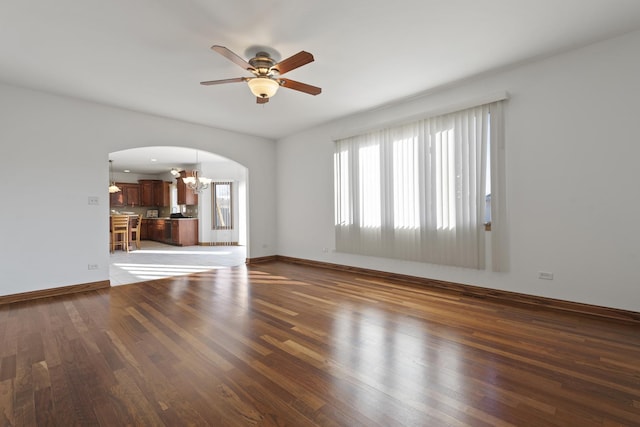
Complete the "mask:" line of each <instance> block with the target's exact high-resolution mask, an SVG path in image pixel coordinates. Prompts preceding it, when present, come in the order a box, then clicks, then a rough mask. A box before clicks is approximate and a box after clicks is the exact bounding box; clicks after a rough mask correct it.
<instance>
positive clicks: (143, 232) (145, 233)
mask: <svg viewBox="0 0 640 427" xmlns="http://www.w3.org/2000/svg"><path fill="white" fill-rule="evenodd" d="M140 240H149V220H148V219H145V218H142V221H140Z"/></svg>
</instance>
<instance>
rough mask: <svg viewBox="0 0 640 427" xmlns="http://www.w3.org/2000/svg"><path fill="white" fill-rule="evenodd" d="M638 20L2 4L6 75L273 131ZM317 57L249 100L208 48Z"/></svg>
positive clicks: (520, 11)
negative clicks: (260, 100) (271, 92)
mask: <svg viewBox="0 0 640 427" xmlns="http://www.w3.org/2000/svg"><path fill="white" fill-rule="evenodd" d="M638 28H640V1H638V0H536V1H532V0H528V1H527V0H447V1H443V0H398V1H394V2H389V1H379V0H348V1H345V0H323V1H315V2H308V1H302V0H238V1H222V0H180V1H175V0H136V1H131V0H109V1H104V0H100V1H97V0H57V1H50V0H22V1H20V0H0V81H4V82H8V83H12V84H17V85H21V86H27V87H31V88H36V89H41V90H45V91H49V92H54V93H58V94H63V95H69V96H73V97H78V98H82V99H87V100H91V101H96V102H100V103H104V104H109V105H113V106H118V107H123V108H128V109H131V110H136V111H142V112H148V113H152V114H156V115H160V116H166V117H172V118H176V119H181V120H185V121H189V122H195V123H201V124H205V125H210V126H214V127H217V128H223V129H228V130H232V131H237V132H242V133H247V134H252V135H260V136H264V137H268V138H273V139H277V138H280V137H283V136H286V135H290V134H292V133H295V132H297V131H300V130H302V129H305V128H309V127H312V126H314V125H317V124H320V123H323V122H327V121H330V120H332V119H335V118H338V117H342V116H346V115H349V114H353V113H356V112H359V111H363V110H367V109H371V108H375V107H376V106H379V105H382V104H387V103H392V102H394V101H398V100H401V99H403V98H406V97H409V96H412V95H415V94H417V93H421V92H425V91H429V90H433V89H434V88H438V87H439V86H442V85H446V84H450V83H452V82H455V81H457V80H460V79H464V78H468V77H472V76H474V75H477V74H479V73H484V72H487V71H490V70H493V69H497V68H501V67H505V66H508V65H510V64H515V63H519V62H522V61H527V60H529V59H531V58H538V57H541V56H545V55H551V54H553V53H557V52H560V51H563V50H567V49H570V48H573V47H577V46H581V45H585V44H588V43H591V42H594V41H597V40H601V39H605V38H609V37H612V36H615V35H618V34H622V33H624V32H628V31H631V30H634V29H638ZM214 44H219V45H223V46H226V47H228V48H229V49H231V50H232V51H234V52H236V53H237V54H238V55H240V56H242V57H245V58H248V57H247V56H246V55H245V53H246V52H247V50H250V48H251V47H252V46H255V45H263V46H268V47H270V48H271V49H273V50H275V51H276V52H278V53H279V54H280V56H281V58H287V57H289V56H291V55H293V54H295V53H297V52H299V51H301V50H306V51H308V52H311V53H312V54H313V55H314V56H315V62H312V63H310V64H308V65H305V66H303V67H301V68H298V69H295V70H293V71H291V72H290V73H288V74H286V77H288V78H291V79H294V80H297V81H301V82H305V83H309V84H311V85H314V86H320V87H322V94H320V95H318V96H311V95H307V94H305V93H302V92H298V91H294V90H288V89H284V88H283V89H280V91H279V92H278V93H277V94H276V96H275V97H273V98H272V99H271V101H270V102H269V103H268V104H265V105H257V104H256V102H255V98H254V97H253V95H251V93H250V92H249V89H248V87H246V84H245V83H232V84H227V85H216V86H202V85H200V84H199V82H200V81H203V80H215V79H225V78H233V77H241V76H248V75H249V74H248V73H247V72H246V71H244V70H242V69H241V68H240V67H238V66H237V65H236V64H234V63H232V62H231V61H229V60H227V59H225V58H224V57H222V56H221V55H219V54H217V53H215V52H213V51H212V50H210V49H209V48H210V47H211V46H212V45H214Z"/></svg>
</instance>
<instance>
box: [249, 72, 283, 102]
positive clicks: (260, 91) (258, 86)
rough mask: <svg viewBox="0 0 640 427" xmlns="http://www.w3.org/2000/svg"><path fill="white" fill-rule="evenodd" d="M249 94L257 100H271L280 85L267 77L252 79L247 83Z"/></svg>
mask: <svg viewBox="0 0 640 427" xmlns="http://www.w3.org/2000/svg"><path fill="white" fill-rule="evenodd" d="M247 84H248V85H249V89H251V93H253V94H254V95H255V96H257V97H258V98H271V97H272V96H273V95H275V94H276V92H277V91H278V88H279V87H280V84H279V83H278V82H277V81H276V80H274V79H271V78H269V77H254V78H252V79H249V80H248V81H247Z"/></svg>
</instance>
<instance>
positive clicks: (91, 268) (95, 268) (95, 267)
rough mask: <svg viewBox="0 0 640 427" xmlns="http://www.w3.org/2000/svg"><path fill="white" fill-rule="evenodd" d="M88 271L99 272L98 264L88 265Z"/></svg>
mask: <svg viewBox="0 0 640 427" xmlns="http://www.w3.org/2000/svg"><path fill="white" fill-rule="evenodd" d="M87 269H88V270H97V269H98V264H87Z"/></svg>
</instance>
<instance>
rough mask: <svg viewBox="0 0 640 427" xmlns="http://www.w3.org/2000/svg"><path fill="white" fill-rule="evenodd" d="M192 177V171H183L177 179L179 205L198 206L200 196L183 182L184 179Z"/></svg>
mask: <svg viewBox="0 0 640 427" xmlns="http://www.w3.org/2000/svg"><path fill="white" fill-rule="evenodd" d="M187 176H191V171H182V172H180V176H179V177H178V178H176V188H177V190H178V204H179V205H197V204H198V195H197V194H196V193H194V192H193V190H190V189H189V188H188V187H187V185H186V184H185V183H184V181H182V178H186V177H187Z"/></svg>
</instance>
